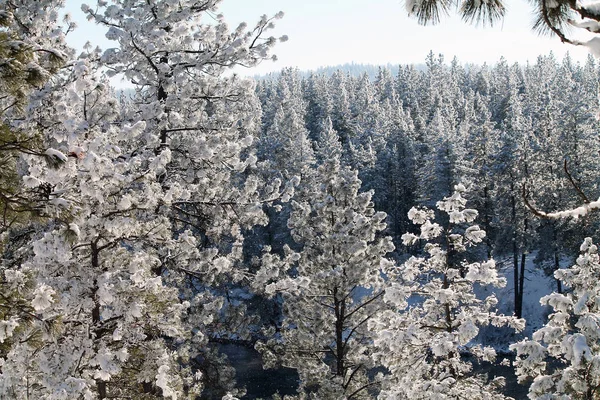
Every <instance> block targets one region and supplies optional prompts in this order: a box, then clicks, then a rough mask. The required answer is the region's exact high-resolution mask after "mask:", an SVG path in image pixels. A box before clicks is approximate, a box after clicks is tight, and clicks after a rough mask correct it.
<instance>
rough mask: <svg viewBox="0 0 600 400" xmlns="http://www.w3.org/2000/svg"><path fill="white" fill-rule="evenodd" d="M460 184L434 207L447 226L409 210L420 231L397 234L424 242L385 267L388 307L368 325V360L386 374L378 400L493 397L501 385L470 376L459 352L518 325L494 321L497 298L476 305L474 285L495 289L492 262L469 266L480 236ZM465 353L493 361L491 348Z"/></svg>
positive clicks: (500, 282) (407, 240) (407, 241)
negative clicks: (371, 338)
mask: <svg viewBox="0 0 600 400" xmlns="http://www.w3.org/2000/svg"><path fill="white" fill-rule="evenodd" d="M464 190H465V189H464V187H463V186H462V185H457V186H456V191H455V192H454V194H453V195H452V196H450V197H446V198H444V199H443V200H442V201H439V202H438V204H437V207H438V209H439V211H440V212H442V213H444V214H445V216H446V218H448V219H449V226H448V228H446V229H444V228H442V226H440V225H439V224H437V223H435V222H432V219H433V216H434V212H433V211H431V210H429V209H425V208H420V209H417V208H413V209H411V211H410V212H409V217H410V218H411V220H412V221H413V223H415V224H416V225H418V226H419V227H420V233H419V234H412V233H407V234H405V235H403V238H402V239H403V241H404V244H405V245H414V244H416V243H417V242H419V241H420V240H423V241H424V242H425V246H424V251H425V254H424V255H423V256H421V257H411V258H410V259H409V260H407V261H406V262H405V263H404V264H402V265H401V266H399V267H396V266H394V265H389V267H391V268H388V269H386V270H385V273H386V275H387V277H388V279H389V283H388V285H387V287H386V289H385V295H384V301H385V302H386V304H388V305H389V306H390V309H389V310H387V311H385V312H383V313H381V315H379V316H378V317H377V318H376V319H372V320H371V321H370V322H369V328H370V329H371V330H373V331H374V332H377V337H376V339H375V342H374V345H375V348H376V352H375V358H376V359H377V361H378V362H380V363H381V364H382V365H383V366H385V367H386V368H387V369H388V370H389V372H390V374H389V375H388V376H385V377H383V379H384V383H383V389H382V391H381V393H380V394H379V398H381V399H389V398H397V399H431V398H438V399H473V398H475V399H501V398H505V397H504V396H503V395H502V394H500V392H499V391H498V389H499V388H500V387H501V386H502V385H503V382H504V379H503V378H502V377H496V378H494V379H492V380H491V381H490V380H488V378H487V377H486V376H481V375H478V374H476V373H473V365H472V364H471V362H470V361H468V360H466V359H463V358H462V357H461V354H460V353H461V350H462V349H464V346H467V345H468V344H469V343H470V342H471V341H472V340H473V339H474V338H475V337H476V336H477V334H478V332H479V329H480V327H484V326H488V325H493V326H495V327H499V326H502V325H509V326H512V327H514V328H516V329H519V330H520V329H522V328H523V327H524V321H522V320H517V319H516V318H514V317H507V316H503V315H499V314H497V313H496V311H495V307H496V305H497V304H498V299H497V298H496V297H495V295H493V294H492V295H490V296H488V297H487V298H486V299H483V300H481V299H478V298H477V296H476V295H475V293H474V289H475V287H476V286H496V287H500V286H503V285H504V284H505V283H506V281H505V280H504V279H502V278H500V277H498V275H497V272H496V268H495V263H494V261H493V260H485V261H483V262H473V261H470V260H468V259H467V258H466V256H465V252H466V251H467V248H468V247H470V246H473V245H475V244H477V243H481V241H482V239H483V238H484V237H485V232H484V231H483V230H481V229H480V228H479V226H477V225H471V223H472V222H473V221H474V220H475V218H476V217H477V211H475V210H473V209H469V208H465V204H466V200H465V199H464V197H463V196H462V195H463V194H464ZM469 351H470V353H471V354H472V355H473V356H474V357H475V358H476V359H480V360H487V361H493V360H494V359H495V356H496V352H495V351H494V349H492V348H489V347H485V348H482V347H480V346H477V345H474V346H469Z"/></svg>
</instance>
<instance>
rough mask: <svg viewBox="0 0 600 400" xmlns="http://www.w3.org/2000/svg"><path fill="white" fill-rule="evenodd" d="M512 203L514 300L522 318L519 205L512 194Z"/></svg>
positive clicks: (516, 314)
mask: <svg viewBox="0 0 600 400" xmlns="http://www.w3.org/2000/svg"><path fill="white" fill-rule="evenodd" d="M511 188H512V184H511ZM510 203H511V214H512V215H511V216H512V222H513V232H512V250H513V273H514V279H513V283H514V287H515V289H514V292H515V296H514V302H515V316H516V317H517V318H521V309H520V306H519V299H521V296H520V294H519V246H518V245H517V226H516V225H517V205H516V199H515V196H514V195H513V196H511V198H510Z"/></svg>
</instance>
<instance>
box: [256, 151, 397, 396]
mask: <svg viewBox="0 0 600 400" xmlns="http://www.w3.org/2000/svg"><path fill="white" fill-rule="evenodd" d="M360 185H361V182H360V180H359V179H358V177H357V172H356V171H353V170H351V169H350V168H348V167H341V166H340V162H339V159H338V158H334V159H333V160H331V161H328V162H326V163H324V164H323V165H321V166H320V167H319V168H318V171H317V173H316V174H315V176H314V178H313V180H311V182H310V183H309V184H308V186H306V187H305V188H304V190H303V193H304V194H303V195H302V198H301V199H299V200H298V201H296V202H293V211H292V213H291V215H290V219H289V221H288V226H289V227H290V228H291V230H292V235H293V238H294V241H295V242H296V243H298V244H299V245H300V246H301V248H302V250H301V251H299V252H298V253H294V252H292V251H291V250H289V249H288V251H287V254H286V256H285V258H284V259H282V260H280V259H279V258H274V257H273V256H272V255H269V254H267V255H266V256H265V257H264V258H263V268H262V269H261V271H259V274H258V277H257V280H256V281H255V284H257V285H258V287H264V291H265V292H266V293H267V294H270V295H274V294H276V293H281V295H282V296H283V302H284V303H283V315H284V319H283V323H282V326H281V329H280V335H281V336H280V337H279V336H278V337H276V338H275V339H272V340H270V341H269V342H267V343H264V344H260V345H259V346H258V348H259V349H260V350H261V351H262V352H263V359H265V360H266V366H267V367H269V366H271V367H272V366H275V365H277V363H281V364H282V365H284V366H287V367H292V368H296V369H297V370H298V372H299V374H300V380H301V382H300V389H299V390H300V393H302V395H301V396H308V397H309V398H315V399H324V398H358V399H360V398H369V395H368V389H369V388H370V387H371V386H373V385H375V384H376V382H375V381H373V380H372V376H371V375H370V374H369V371H370V369H371V368H373V367H374V364H373V359H372V356H371V346H370V345H369V343H370V342H371V341H372V331H370V330H369V329H367V322H368V321H369V320H370V319H371V318H373V316H374V315H375V313H376V312H377V310H378V308H379V304H380V299H381V296H382V294H383V291H382V285H383V278H382V276H381V270H380V268H381V266H382V265H387V264H389V263H390V261H388V260H387V259H386V258H385V255H386V254H387V253H389V252H390V251H392V250H393V249H394V246H393V245H392V242H391V239H390V238H389V237H381V236H380V235H379V232H381V231H383V230H384V229H385V223H384V220H385V217H386V215H385V213H383V212H375V210H374V208H373V203H372V202H371V197H372V192H363V193H360V192H359V189H360ZM273 280H274V281H273ZM302 398H304V397H302Z"/></svg>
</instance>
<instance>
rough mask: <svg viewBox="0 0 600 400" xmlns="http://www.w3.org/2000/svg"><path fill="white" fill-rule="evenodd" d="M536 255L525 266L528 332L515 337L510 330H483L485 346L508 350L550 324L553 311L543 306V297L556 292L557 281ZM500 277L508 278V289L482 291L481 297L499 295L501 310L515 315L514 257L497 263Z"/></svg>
mask: <svg viewBox="0 0 600 400" xmlns="http://www.w3.org/2000/svg"><path fill="white" fill-rule="evenodd" d="M535 256H536V254H535V252H532V253H530V254H528V255H527V260H526V264H525V282H524V287H523V292H524V296H523V318H525V320H526V321H527V323H526V325H525V330H524V331H523V332H522V333H521V334H514V333H513V332H511V331H510V330H508V329H504V328H502V329H498V328H495V327H492V328H488V329H485V330H483V331H482V334H481V335H480V337H479V340H481V342H482V344H486V345H492V346H494V347H496V348H497V349H498V350H506V349H507V348H508V345H509V344H510V343H511V342H515V341H517V340H520V339H521V338H522V337H524V336H527V337H531V335H532V333H533V332H535V331H536V330H538V329H540V328H541V327H542V326H543V325H544V324H545V322H546V318H547V316H548V313H549V311H550V309H549V308H548V307H547V306H542V305H541V304H540V298H542V297H543V296H546V295H547V294H550V293H552V292H553V291H556V280H555V279H554V278H553V277H549V276H547V275H546V274H545V273H544V271H543V269H542V268H541V267H539V266H536V265H535V263H534V262H533V260H534V259H535ZM496 263H497V264H496V265H497V266H498V268H499V271H498V273H499V275H500V276H503V277H505V278H506V281H507V282H506V286H505V287H504V288H489V287H485V288H479V290H478V293H477V295H478V297H479V298H484V297H485V296H489V295H490V294H491V293H495V294H496V297H497V298H498V308H499V311H500V312H502V313H503V314H505V315H512V314H513V312H514V280H513V279H514V270H513V263H512V257H507V258H499V259H497V260H496Z"/></svg>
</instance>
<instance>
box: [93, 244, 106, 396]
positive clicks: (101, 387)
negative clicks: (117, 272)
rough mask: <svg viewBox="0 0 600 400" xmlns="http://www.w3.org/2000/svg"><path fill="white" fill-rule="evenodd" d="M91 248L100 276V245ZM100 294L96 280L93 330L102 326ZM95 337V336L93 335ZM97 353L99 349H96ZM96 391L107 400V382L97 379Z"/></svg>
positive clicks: (94, 265) (94, 267)
mask: <svg viewBox="0 0 600 400" xmlns="http://www.w3.org/2000/svg"><path fill="white" fill-rule="evenodd" d="M90 248H91V262H92V271H94V273H96V274H98V273H99V272H100V261H99V258H98V255H99V253H100V250H98V243H97V242H96V241H93V242H92V244H91V245H90ZM97 292H98V281H97V280H94V293H93V297H94V308H93V309H92V326H93V327H94V329H93V330H95V328H96V326H97V325H100V302H99V301H98V297H97V295H96V293H97ZM91 335H94V334H91ZM91 339H92V340H93V341H94V347H96V346H97V345H96V343H97V342H96V340H97V339H98V338H96V337H93V338H91ZM94 350H95V351H96V352H97V350H98V349H97V348H95V349H94ZM96 390H97V391H98V398H99V399H101V400H102V399H105V398H106V395H107V394H106V381H104V380H102V379H96Z"/></svg>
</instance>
